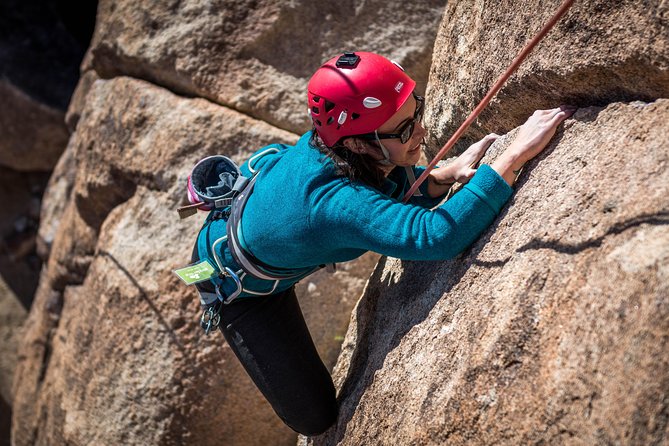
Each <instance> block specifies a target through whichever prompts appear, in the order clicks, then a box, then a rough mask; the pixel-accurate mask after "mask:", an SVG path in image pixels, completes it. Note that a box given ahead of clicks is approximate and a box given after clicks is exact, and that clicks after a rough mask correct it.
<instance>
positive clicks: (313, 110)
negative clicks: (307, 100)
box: [311, 107, 320, 115]
mask: <svg viewBox="0 0 669 446" xmlns="http://www.w3.org/2000/svg"><path fill="white" fill-rule="evenodd" d="M311 112H312V113H313V114H314V115H317V114H319V113H320V110H319V109H318V107H311Z"/></svg>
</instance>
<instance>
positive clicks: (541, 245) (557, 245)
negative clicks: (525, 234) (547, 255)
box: [516, 211, 669, 254]
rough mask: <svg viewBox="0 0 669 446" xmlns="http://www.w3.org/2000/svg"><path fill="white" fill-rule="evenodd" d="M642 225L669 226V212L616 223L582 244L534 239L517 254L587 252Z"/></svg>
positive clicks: (639, 216) (644, 215)
mask: <svg viewBox="0 0 669 446" xmlns="http://www.w3.org/2000/svg"><path fill="white" fill-rule="evenodd" d="M642 224H649V225H655V226H659V225H667V224H669V211H663V212H658V213H652V214H642V215H638V216H636V217H633V218H631V219H629V220H625V221H622V222H619V223H616V224H615V225H613V226H612V227H610V228H609V229H608V231H606V233H604V234H602V235H600V236H599V237H597V238H595V239H592V240H586V241H584V242H580V243H573V244H569V243H562V242H560V241H558V240H541V239H537V238H535V239H532V240H531V241H530V242H528V243H526V244H525V245H523V246H521V247H520V248H518V249H517V250H516V252H525V251H531V250H537V249H551V250H553V251H557V252H560V253H564V254H577V253H579V252H581V251H585V250H587V249H590V248H597V247H599V246H601V245H602V243H603V241H604V239H605V238H606V237H608V236H609V235H613V234H620V233H622V232H624V231H626V230H628V229H631V228H634V227H637V226H640V225H642Z"/></svg>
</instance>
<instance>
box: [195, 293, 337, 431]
mask: <svg viewBox="0 0 669 446" xmlns="http://www.w3.org/2000/svg"><path fill="white" fill-rule="evenodd" d="M205 287H207V286H206V285H205ZM207 288H208V287H207ZM220 327H221V331H222V332H223V335H224V336H225V339H226V340H227V341H228V344H230V347H231V348H232V350H233V351H234V352H235V355H237V358H239V361H240V362H241V363H242V365H243V366H244V369H246V372H247V373H248V374H249V376H251V379H252V380H253V382H254V383H255V385H256V386H258V389H260V391H261V392H262V394H263V395H264V396H265V398H267V401H269V403H270V404H271V405H272V408H273V409H274V411H275V412H276V414H277V415H278V416H279V417H280V418H281V419H282V420H283V422H284V423H286V424H287V425H288V426H290V427H291V428H292V429H293V430H295V431H297V432H299V433H301V434H303V435H318V434H321V433H323V432H325V430H326V429H327V428H328V427H330V426H331V425H332V424H333V423H334V422H335V420H336V419H337V403H336V400H335V388H334V385H333V383H332V378H331V377H330V374H329V372H328V370H327V368H326V367H325V365H324V364H323V361H321V358H320V357H319V356H318V352H317V351H316V347H315V346H314V342H313V340H312V339H311V335H310V334H309V330H308V329H307V325H306V323H305V322H304V316H303V315H302V311H301V310H300V305H299V303H298V302H297V297H296V296H295V290H294V289H293V288H290V289H288V290H286V291H284V292H282V293H278V294H274V295H270V296H265V297H249V298H239V299H237V300H236V301H234V302H232V303H231V304H230V305H224V306H223V310H222V312H221V325H220Z"/></svg>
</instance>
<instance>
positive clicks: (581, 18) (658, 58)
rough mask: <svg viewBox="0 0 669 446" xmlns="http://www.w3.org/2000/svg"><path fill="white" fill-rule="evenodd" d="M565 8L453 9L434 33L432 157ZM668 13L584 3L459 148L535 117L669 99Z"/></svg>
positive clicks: (634, 0) (668, 9)
mask: <svg viewBox="0 0 669 446" xmlns="http://www.w3.org/2000/svg"><path fill="white" fill-rule="evenodd" d="M561 3H562V1H561V0H551V1H548V2H546V1H541V0H529V1H525V2H522V6H521V5H520V3H519V2H512V1H508V0H507V1H504V2H501V3H500V4H496V5H495V7H483V6H482V4H481V3H480V2H450V3H449V4H448V6H447V7H446V9H445V12H444V17H443V20H442V22H441V25H440V27H439V31H438V33H437V38H436V41H435V45H434V53H433V56H432V57H433V63H432V68H431V70H430V80H429V86H428V89H427V99H428V102H427V105H426V115H425V120H426V123H427V127H428V128H429V129H430V130H431V132H430V137H429V142H430V145H431V146H433V149H432V150H430V152H431V155H434V154H435V153H436V148H438V147H441V146H442V145H443V144H445V143H446V141H447V140H448V138H449V137H450V136H451V135H452V134H453V133H454V132H455V130H456V129H457V128H458V127H459V126H460V124H462V122H464V120H465V119H466V118H467V116H469V114H470V112H471V111H472V110H474V107H475V106H476V104H478V102H479V101H480V100H481V99H482V98H483V96H485V94H486V93H487V92H488V90H489V88H490V87H491V86H492V85H493V84H494V83H495V81H496V80H497V79H498V78H499V76H501V75H502V73H503V72H504V70H505V69H506V67H507V66H508V65H510V64H511V62H512V61H513V59H514V58H515V57H516V55H517V54H518V53H519V52H520V50H521V49H522V48H523V47H524V46H525V45H526V43H527V42H529V40H530V39H531V38H532V37H533V36H534V34H535V33H537V32H538V31H539V29H541V27H542V26H543V25H544V23H545V22H547V21H548V19H549V18H550V17H551V16H552V15H553V13H554V12H555V11H556V10H557V8H558V6H559V5H560V4H561ZM668 16H669V4H668V3H667V2H664V1H660V0H653V1H650V2H648V1H644V0H630V1H624V2H611V1H607V0H583V1H577V2H574V4H573V6H572V7H571V9H570V10H569V11H568V12H567V14H566V15H565V16H564V17H563V18H562V20H561V21H560V22H558V23H557V25H556V26H555V27H554V28H553V30H552V31H551V32H550V33H549V34H548V35H547V36H546V37H545V38H544V40H543V41H542V42H541V43H539V45H538V46H537V47H536V48H535V49H534V51H533V52H532V53H531V54H530V55H529V57H528V58H527V59H526V61H525V62H524V63H523V65H521V67H520V68H519V69H518V71H517V72H516V74H514V75H513V76H511V78H510V79H509V81H508V82H507V83H506V85H505V86H504V87H503V88H502V89H501V90H500V92H499V93H498V94H497V96H496V97H495V99H494V100H493V101H492V102H491V104H490V105H489V106H488V107H487V108H486V109H485V110H484V111H483V113H481V115H480V116H479V118H478V119H477V120H476V122H475V123H474V124H473V125H472V126H471V127H470V129H469V130H468V131H467V132H466V133H465V137H464V138H463V139H462V140H461V142H460V143H459V144H458V146H457V147H456V150H455V152H457V151H461V150H462V149H464V148H466V147H467V146H468V145H469V144H471V143H472V142H475V141H476V140H478V139H480V138H482V137H483V136H484V135H486V134H487V133H490V132H495V133H500V134H501V133H505V132H507V131H508V130H509V129H512V128H514V127H516V126H518V125H520V124H522V123H523V122H524V121H525V119H527V117H528V116H529V115H530V114H531V113H532V111H533V110H535V109H542V108H553V107H557V106H559V105H560V104H575V105H578V106H582V107H587V106H591V105H606V104H609V103H611V102H615V101H633V100H642V101H652V100H654V99H656V98H661V97H669V26H667V17H668Z"/></svg>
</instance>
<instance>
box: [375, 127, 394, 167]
mask: <svg viewBox="0 0 669 446" xmlns="http://www.w3.org/2000/svg"><path fill="white" fill-rule="evenodd" d="M374 135H376V142H377V143H379V148H380V149H381V153H383V159H382V160H380V161H379V164H381V165H383V166H392V165H393V162H392V161H390V152H388V149H386V146H384V145H383V143H382V142H381V140H380V139H379V131H378V130H374Z"/></svg>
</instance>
